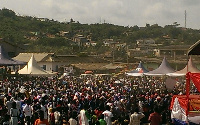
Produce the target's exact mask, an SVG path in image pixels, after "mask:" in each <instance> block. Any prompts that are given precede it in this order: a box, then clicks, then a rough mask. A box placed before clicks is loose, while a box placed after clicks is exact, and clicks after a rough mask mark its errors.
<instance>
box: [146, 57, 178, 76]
mask: <svg viewBox="0 0 200 125" xmlns="http://www.w3.org/2000/svg"><path fill="white" fill-rule="evenodd" d="M173 72H175V70H174V69H172V68H171V66H170V65H169V63H168V62H167V60H166V58H165V57H164V59H163V61H162V63H161V64H160V66H159V67H158V68H157V69H155V70H153V71H149V72H147V73H144V75H148V76H164V75H166V74H168V73H173Z"/></svg>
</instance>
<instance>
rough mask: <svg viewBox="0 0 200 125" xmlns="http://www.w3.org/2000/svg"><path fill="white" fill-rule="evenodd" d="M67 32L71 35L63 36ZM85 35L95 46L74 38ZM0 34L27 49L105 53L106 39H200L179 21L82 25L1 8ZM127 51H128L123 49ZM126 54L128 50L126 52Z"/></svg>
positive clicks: (131, 41) (132, 42)
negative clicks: (84, 43)
mask: <svg viewBox="0 0 200 125" xmlns="http://www.w3.org/2000/svg"><path fill="white" fill-rule="evenodd" d="M62 32H67V35H61V34H62ZM77 35H82V36H83V37H85V38H86V39H87V40H88V42H96V43H97V44H96V45H95V46H81V45H78V44H77V42H75V41H74V38H75V37H76V36H77ZM0 37H1V38H3V39H4V41H8V42H11V43H13V44H17V45H22V46H25V48H26V51H27V52H54V53H57V54H78V53H80V52H83V51H84V52H89V53H90V54H103V53H106V52H107V51H110V50H111V48H109V47H102V46H103V41H104V40H105V39H113V41H115V42H121V43H126V44H128V45H130V47H131V46H134V45H135V43H136V40H138V39H148V38H151V39H154V40H155V41H156V43H157V44H162V45H163V46H166V45H173V44H183V45H184V44H187V45H188V44H193V43H194V42H196V41H197V40H199V39H200V31H199V30H194V29H186V28H181V27H179V24H178V23H177V22H174V23H173V24H171V25H166V26H164V27H161V26H159V25H157V24H153V25H150V24H146V26H145V27H138V26H137V25H135V26H132V27H124V26H118V25H113V24H107V23H103V24H90V25H89V24H81V23H79V22H75V21H73V19H71V20H70V21H69V22H58V21H55V20H49V19H40V18H37V17H31V16H19V15H16V13H15V12H14V11H12V10H9V9H6V8H3V9H0ZM120 51H122V50H120ZM123 51H125V50H123ZM124 53H125V52H124Z"/></svg>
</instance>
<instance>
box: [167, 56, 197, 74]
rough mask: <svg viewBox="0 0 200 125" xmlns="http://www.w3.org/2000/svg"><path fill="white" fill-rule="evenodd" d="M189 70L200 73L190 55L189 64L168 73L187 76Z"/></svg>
mask: <svg viewBox="0 0 200 125" xmlns="http://www.w3.org/2000/svg"><path fill="white" fill-rule="evenodd" d="M187 72H191V73H200V70H199V69H197V68H196V66H195V65H194V63H193V62H192V57H191V56H190V58H189V60H188V63H187V65H186V66H185V68H183V69H182V70H179V71H176V72H174V73H168V74H167V75H168V76H185V75H186V73H187Z"/></svg>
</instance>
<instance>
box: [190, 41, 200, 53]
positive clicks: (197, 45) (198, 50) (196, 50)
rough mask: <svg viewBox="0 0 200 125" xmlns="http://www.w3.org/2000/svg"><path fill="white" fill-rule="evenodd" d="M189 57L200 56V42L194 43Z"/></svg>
mask: <svg viewBox="0 0 200 125" xmlns="http://www.w3.org/2000/svg"><path fill="white" fill-rule="evenodd" d="M187 54H188V55H200V40H199V41H197V42H196V43H194V44H193V45H192V46H191V47H190V48H189V49H188V52H187Z"/></svg>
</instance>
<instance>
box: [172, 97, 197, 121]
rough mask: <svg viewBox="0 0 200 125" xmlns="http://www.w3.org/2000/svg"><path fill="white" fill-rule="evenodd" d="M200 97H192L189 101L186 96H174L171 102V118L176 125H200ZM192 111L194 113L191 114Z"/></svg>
mask: <svg viewBox="0 0 200 125" xmlns="http://www.w3.org/2000/svg"><path fill="white" fill-rule="evenodd" d="M199 98H200V96H199V95H190V96H189V100H190V101H189V100H188V98H187V96H186V95H174V96H173V98H172V100H171V105H170V109H171V110H172V111H171V118H172V120H173V122H174V124H175V125H188V123H187V122H189V125H198V124H199V123H200V114H199V113H198V112H195V110H196V111H198V110H199V109H200V108H199V106H200V105H199V104H200V103H199ZM188 101H189V102H190V103H188ZM188 110H189V111H192V112H189V113H187V112H188Z"/></svg>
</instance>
